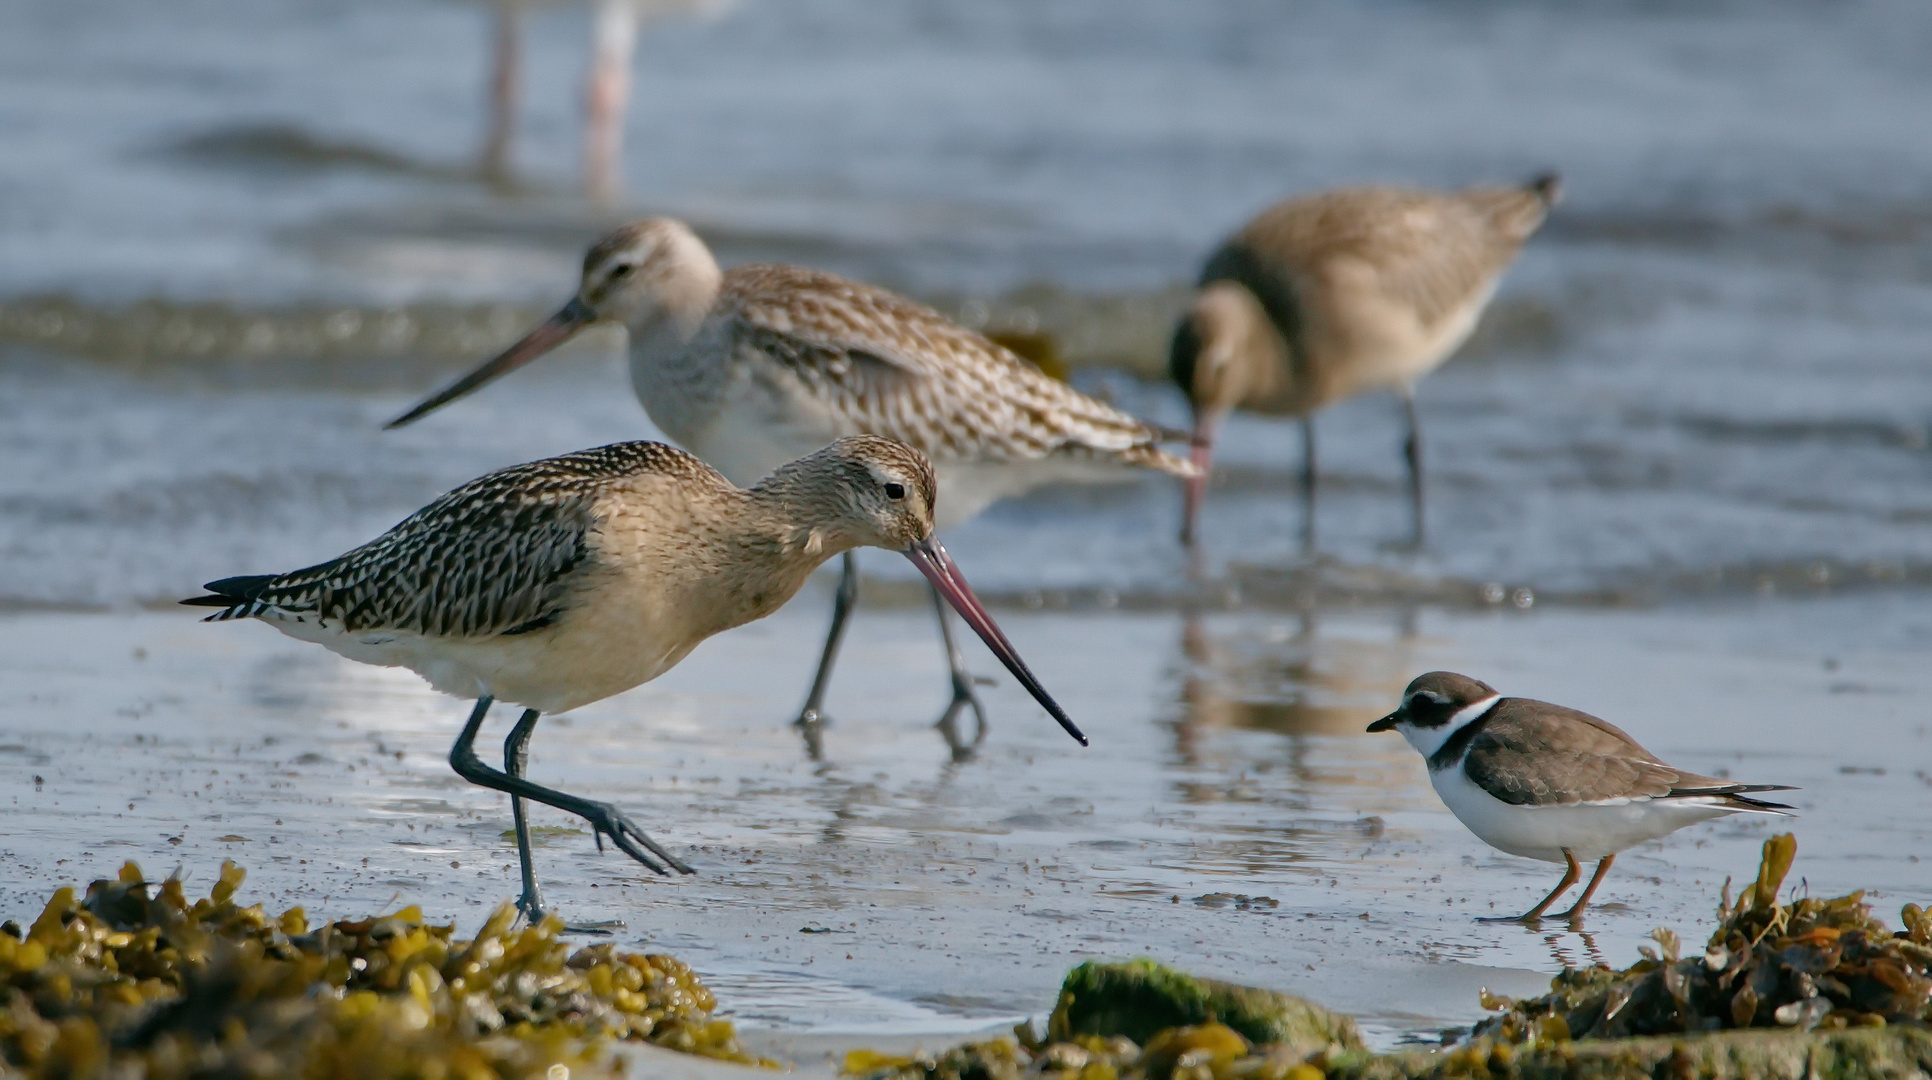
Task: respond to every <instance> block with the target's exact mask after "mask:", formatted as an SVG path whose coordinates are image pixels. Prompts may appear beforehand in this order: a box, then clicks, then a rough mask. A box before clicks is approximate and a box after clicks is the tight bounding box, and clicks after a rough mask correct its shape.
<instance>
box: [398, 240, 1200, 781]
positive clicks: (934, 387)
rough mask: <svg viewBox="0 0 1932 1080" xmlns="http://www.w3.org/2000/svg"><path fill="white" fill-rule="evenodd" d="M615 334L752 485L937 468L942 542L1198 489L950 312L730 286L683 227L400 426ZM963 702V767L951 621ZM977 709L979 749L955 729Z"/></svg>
mask: <svg viewBox="0 0 1932 1080" xmlns="http://www.w3.org/2000/svg"><path fill="white" fill-rule="evenodd" d="M602 319H609V320H612V321H615V322H620V323H622V324H624V326H625V327H627V328H628V329H629V331H630V360H631V383H632V385H633V387H634V388H635V389H636V391H637V396H638V399H639V400H640V401H642V402H643V404H644V408H645V410H646V411H647V412H649V413H650V416H651V419H652V420H653V421H655V422H656V423H657V425H658V426H659V427H660V428H662V429H663V430H664V431H665V433H667V434H669V435H670V436H671V437H672V438H673V439H676V440H677V441H678V442H679V443H680V444H682V445H683V446H684V447H686V448H687V449H689V450H691V451H692V452H693V453H695V454H697V455H698V456H699V457H701V458H703V459H704V460H705V461H707V462H709V463H711V465H712V466H714V467H715V468H717V469H718V471H720V472H722V473H724V474H725V475H726V476H727V477H730V478H731V479H732V480H733V481H735V482H739V483H748V482H749V481H750V479H752V478H755V477H758V476H762V475H764V474H765V473H767V472H769V471H770V470H771V469H772V468H774V467H775V466H776V464H777V463H779V462H783V461H789V460H791V459H792V458H795V457H798V456H800V455H801V454H805V453H808V452H810V451H811V450H813V449H815V448H817V447H820V446H823V445H824V444H826V443H827V442H830V441H831V440H833V439H835V438H838V437H840V436H843V435H852V434H859V433H869V434H875V435H883V436H886V437H888V438H892V439H897V440H899V441H901V442H904V443H906V444H908V445H911V446H913V447H916V448H918V449H919V450H922V451H924V452H925V453H926V454H927V455H929V456H930V458H931V459H932V461H933V465H934V468H935V469H936V470H937V472H938V482H939V491H940V495H941V498H940V499H939V504H938V505H939V519H938V525H939V527H940V528H946V527H949V526H951V525H953V524H957V523H959V522H961V521H964V520H966V519H968V518H970V517H972V516H973V515H975V514H977V513H979V512H980V511H981V510H983V509H985V507H986V506H987V505H988V504H990V503H992V502H994V501H995V500H997V499H1001V498H1004V497H1006V496H1009V495H1017V494H1020V493H1022V492H1025V491H1028V490H1030V489H1032V488H1035V487H1038V486H1040V485H1042V484H1046V483H1051V482H1053V481H1059V480H1105V479H1114V478H1119V477H1120V476H1121V475H1122V474H1123V470H1124V469H1127V468H1144V469H1153V470H1156V471H1160V472H1167V473H1172V474H1175V475H1180V476H1186V475H1189V474H1190V473H1191V472H1192V468H1191V466H1190V465H1189V464H1188V462H1186V461H1184V460H1182V459H1180V458H1177V457H1175V456H1173V455H1171V454H1169V453H1167V452H1166V451H1164V450H1162V449H1160V447H1159V446H1158V445H1157V444H1158V442H1159V441H1160V440H1161V439H1162V438H1163V437H1165V436H1166V435H1167V433H1165V432H1163V431H1161V430H1160V429H1157V428H1155V427H1153V426H1152V425H1149V424H1147V423H1145V422H1143V421H1140V420H1137V419H1135V418H1133V417H1131V416H1127V415H1125V414H1123V413H1121V412H1119V411H1117V410H1115V409H1112V408H1110V407H1108V406H1107V405H1104V404H1102V403H1100V402H1098V401H1095V400H1094V399H1093V398H1090V397H1087V396H1086V395H1084V394H1081V393H1079V392H1078V391H1075V390H1073V389H1071V388H1069V387H1068V386H1066V385H1065V384H1063V383H1060V382H1057V381H1055V380H1053V379H1050V378H1048V377H1046V376H1045V375H1042V374H1041V373H1040V372H1039V371H1038V370H1037V369H1035V368H1034V367H1033V366H1032V365H1030V364H1028V363H1026V362H1025V361H1024V360H1021V359H1020V358H1019V357H1017V356H1015V355H1014V354H1013V353H1012V352H1010V351H1008V350H1007V349H1004V348H1002V347H1000V346H999V345H996V344H994V343H993V342H991V341H989V340H987V339H986V338H985V337H982V336H981V335H979V334H976V333H973V332H972V331H970V330H967V329H965V328H963V327H961V326H958V325H957V324H955V323H953V322H951V321H949V320H948V319H946V318H945V317H944V316H942V315H940V314H939V313H938V312H937V311H934V310H933V309H931V308H929V307H925V306H924V305H921V304H916V303H913V302H912V301H910V300H907V299H905V298H903V297H901V296H898V295H896V294H894V293H891V292H888V291H886V290H884V289H880V288H875V287H873V286H870V285H864V284H860V283H858V282H853V281H848V280H846V279H844V278H841V277H837V276H835V275H832V274H827V273H821V272H818V271H813V270H806V269H802V268H799V267H793V266H782V265H775V264H753V265H748V266H740V267H735V268H733V269H732V270H730V271H721V270H720V269H719V267H718V263H717V261H716V260H715V259H714V258H713V257H712V255H711V251H710V249H708V248H707V247H705V245H704V242H703V241H702V240H700V239H698V236H697V234H696V233H694V232H692V231H691V230H690V228H689V227H687V226H686V225H684V224H683V223H682V222H678V221H672V220H669V219H666V218H655V219H652V220H648V221H640V222H636V223H634V224H631V225H626V226H624V227H622V228H620V229H617V230H616V231H614V232H612V233H611V234H610V235H608V236H606V237H605V238H604V239H603V240H601V241H599V242H598V243H597V245H596V246H595V247H593V248H591V250H590V252H589V254H587V255H586V256H585V257H584V270H583V280H582V284H581V286H580V288H579V289H578V292H577V295H576V296H575V297H574V298H573V299H572V300H571V301H570V302H569V303H568V304H566V305H564V307H563V309H562V310H561V311H559V312H557V314H556V315H554V316H552V317H551V318H550V319H549V321H547V322H545V323H543V324H542V325H541V326H539V327H537V328H536V329H535V330H532V331H531V332H530V333H529V334H528V335H527V336H525V337H524V338H523V339H522V340H521V341H519V342H517V343H516V344H514V345H512V346H510V348H509V349H507V350H505V351H504V352H503V353H502V354H501V355H499V356H497V357H496V358H495V359H493V360H491V361H489V362H488V363H486V364H484V365H483V366H482V367H480V368H477V369H476V370H475V371H473V372H471V373H470V374H468V375H465V376H464V377H463V378H461V379H458V380H457V381H456V382H454V383H452V384H450V385H449V386H448V387H446V388H444V389H443V390H441V391H439V392H438V393H436V394H434V395H432V396H431V397H430V398H428V399H427V400H425V401H423V402H422V403H421V404H419V405H417V406H416V407H414V408H412V409H410V410H409V411H408V412H406V413H404V414H403V415H402V416H400V417H398V418H397V419H396V420H394V421H392V422H391V423H390V426H391V427H397V426H400V425H403V424H407V423H410V422H412V421H414V420H416V419H418V418H419V417H421V416H423V415H425V414H427V413H429V412H431V411H433V410H435V409H437V408H439V407H441V406H442V405H444V404H447V403H448V402H450V401H454V400H455V399H457V398H459V397H462V396H463V395H465V394H468V393H470V392H471V391H474V390H475V389H477V388H478V387H480V386H482V385H484V384H485V383H488V382H489V381H491V380H492V379H495V378H497V377H498V376H500V375H503V374H504V373H506V372H508V371H511V370H513V369H515V368H516V367H518V366H520V365H522V364H525V363H527V362H529V361H530V360H533V359H535V358H536V357H538V356H540V355H542V354H543V353H545V352H547V351H549V350H550V349H552V348H555V347H556V346H557V345H558V344H560V343H562V342H563V341H564V340H566V339H567V338H569V337H570V336H571V335H572V334H575V333H576V332H577V331H578V330H580V329H582V328H583V327H585V326H587V325H589V324H591V323H593V322H596V321H598V320H602ZM857 594H858V571H857V566H856V563H855V561H854V560H853V558H852V557H851V556H850V555H849V554H848V555H846V557H845V560H844V564H843V569H842V577H841V580H840V582H839V589H838V594H837V600H836V602H835V605H834V607H833V615H832V627H831V631H830V632H829V633H828V634H827V636H826V640H825V649H824V652H823V654H822V656H821V658H820V661H819V667H818V672H817V674H816V676H815V677H814V678H813V680H812V689H811V692H810V693H809V694H808V696H807V698H806V702H805V707H804V709H803V710H802V711H801V713H800V715H799V720H798V722H799V724H800V726H801V727H802V728H804V729H805V731H806V734H807V738H808V742H809V743H810V744H811V745H812V746H813V748H814V749H816V746H817V727H818V723H819V720H820V717H821V711H820V710H821V709H822V707H823V704H824V695H825V688H826V684H827V680H828V678H829V676H830V674H831V669H832V664H833V662H834V660H835V659H836V657H837V655H838V647H839V641H840V638H841V635H842V634H843V633H844V628H845V620H846V618H847V616H848V615H849V614H850V613H851V609H852V605H853V603H854V602H855V600H856V598H857ZM939 628H940V632H941V634H942V636H943V637H944V640H945V646H946V653H947V661H948V664H949V666H950V667H951V671H952V695H953V696H952V701H951V703H950V704H949V705H948V706H947V708H946V712H945V714H944V715H943V716H942V717H941V719H940V721H939V724H940V727H941V729H942V730H944V731H945V732H946V735H947V738H948V741H949V742H951V743H952V745H953V748H954V750H955V752H959V753H964V752H966V751H967V750H968V749H969V748H970V747H971V746H972V745H976V744H977V743H978V741H979V739H980V738H983V737H984V735H985V732H986V715H985V710H984V707H983V706H982V705H981V704H980V701H979V698H978V696H977V695H976V694H975V693H974V691H973V680H972V676H971V675H970V674H969V673H968V672H967V670H966V667H965V661H964V659H963V658H962V657H961V655H960V652H959V648H958V646H957V643H956V642H955V641H954V640H953V635H952V629H951V626H950V624H949V622H948V621H947V617H946V612H945V608H944V606H943V605H941V606H940V609H939ZM967 706H970V707H971V708H972V710H973V714H974V718H975V720H976V729H975V735H974V739H973V741H972V742H971V743H966V742H963V741H962V740H961V739H960V737H959V735H958V732H957V729H956V726H955V724H956V720H957V718H958V715H959V713H960V711H961V709H963V708H965V707H967Z"/></svg>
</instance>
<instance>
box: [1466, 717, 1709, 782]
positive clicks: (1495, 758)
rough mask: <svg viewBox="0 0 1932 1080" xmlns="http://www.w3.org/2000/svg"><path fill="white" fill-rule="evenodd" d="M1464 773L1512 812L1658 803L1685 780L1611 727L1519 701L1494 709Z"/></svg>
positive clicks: (1471, 745)
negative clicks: (1607, 801) (1650, 800)
mask: <svg viewBox="0 0 1932 1080" xmlns="http://www.w3.org/2000/svg"><path fill="white" fill-rule="evenodd" d="M1463 769H1464V771H1465V772H1467V773H1468V775H1469V778H1470V779H1471V780H1473V781H1475V782H1476V784H1477V785H1478V786H1480V787H1482V788H1483V790H1485V791H1487V792H1489V793H1490V794H1491V795H1494V796H1496V798H1498V799H1501V800H1502V801H1503V802H1506V803H1511V804H1514V805H1517V806H1561V805H1568V804H1575V803H1586V802H1598V801H1602V800H1605V799H1620V798H1661V797H1664V796H1667V795H1669V794H1671V792H1672V790H1673V789H1674V788H1676V787H1677V786H1678V784H1679V781H1680V779H1682V778H1685V777H1686V776H1687V775H1688V774H1685V773H1681V772H1679V771H1678V770H1676V769H1673V768H1671V767H1670V766H1669V765H1666V764H1664V763H1663V762H1661V761H1658V760H1657V759H1656V756H1655V755H1653V754H1651V753H1650V752H1649V751H1648V750H1645V749H1644V748H1643V747H1642V746H1640V745H1638V744H1637V741H1636V740H1635V739H1632V738H1631V737H1630V736H1628V735H1626V734H1624V733H1623V732H1622V731H1621V730H1619V729H1618V728H1616V727H1615V726H1614V725H1612V724H1609V723H1606V722H1605V721H1603V720H1599V719H1597V718H1596V717H1594V716H1591V715H1590V714H1588V713H1584V712H1578V711H1576V710H1575V709H1565V708H1563V707H1561V706H1558V705H1550V704H1548V703H1546V702H1538V701H1529V700H1527V699H1522V698H1505V699H1504V700H1503V701H1501V702H1498V703H1497V707H1496V710H1495V711H1494V712H1493V713H1492V714H1491V715H1490V716H1489V717H1487V718H1486V719H1485V721H1484V723H1483V725H1482V730H1481V731H1479V732H1478V733H1477V734H1476V736H1475V737H1474V738H1473V739H1471V740H1470V742H1469V752H1468V756H1467V757H1466V758H1465V759H1464V762H1463ZM1700 779H1701V778H1700Z"/></svg>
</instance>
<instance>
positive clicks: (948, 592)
mask: <svg viewBox="0 0 1932 1080" xmlns="http://www.w3.org/2000/svg"><path fill="white" fill-rule="evenodd" d="M905 556H906V558H907V559H910V560H911V561H912V565H914V566H916V567H918V568H919V572H920V573H922V574H924V575H926V580H927V581H930V582H932V587H933V588H934V589H936V590H938V592H939V595H940V596H942V597H944V598H945V600H946V603H948V604H951V605H952V608H953V610H954V611H957V612H959V617H960V618H962V619H964V620H966V625H968V626H970V627H972V628H973V633H975V634H978V635H979V639H980V640H981V641H984V642H985V643H986V647H987V648H988V649H991V650H992V651H993V655H994V656H997V657H999V660H1000V663H1002V664H1004V665H1006V670H1008V671H1010V672H1012V673H1013V677H1014V678H1015V679H1018V680H1019V681H1020V685H1021V686H1024V687H1026V692H1027V693H1029V694H1032V695H1033V700H1035V701H1037V702H1039V703H1040V704H1041V706H1043V707H1044V708H1045V709H1046V711H1047V712H1048V713H1051V714H1052V716H1053V718H1054V719H1055V720H1057V721H1059V723H1060V726H1061V727H1062V728H1065V729H1066V732H1067V734H1068V735H1071V736H1073V738H1074V741H1075V742H1078V743H1079V744H1080V745H1081V746H1086V745H1088V743H1087V737H1086V735H1084V734H1082V733H1081V731H1080V729H1079V727H1077V726H1075V724H1074V722H1073V718H1072V717H1070V716H1068V715H1067V713H1066V710H1065V709H1062V708H1061V707H1060V703H1059V702H1057V701H1055V700H1053V696H1052V695H1051V694H1048V693H1047V692H1046V688H1045V687H1043V686H1041V685H1040V680H1039V679H1036V678H1034V677H1033V672H1032V671H1031V670H1029V669H1028V668H1027V666H1026V661H1024V660H1022V659H1020V654H1019V652H1018V651H1016V650H1015V649H1014V648H1013V643H1012V642H1010V641H1008V640H1006V635H1005V634H1004V633H1001V632H1000V628H999V624H997V623H995V622H994V621H993V617H992V616H991V615H989V614H987V612H986V606H985V605H984V604H981V603H980V602H979V597H977V596H975V595H973V590H972V588H971V587H970V586H968V585H967V584H966V579H965V578H964V577H961V576H960V573H959V568H958V567H957V566H954V565H953V560H952V556H950V555H948V554H946V549H945V548H943V547H940V546H939V541H938V540H931V539H929V540H921V541H919V542H918V543H916V544H914V545H912V546H911V547H910V548H907V549H906V551H905Z"/></svg>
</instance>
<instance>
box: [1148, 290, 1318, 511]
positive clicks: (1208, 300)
mask: <svg viewBox="0 0 1932 1080" xmlns="http://www.w3.org/2000/svg"><path fill="white" fill-rule="evenodd" d="M1167 371H1168V376H1169V377H1170V378H1172V379H1173V380H1174V382H1175V383H1176V384H1177V385H1179V386H1180V388H1181V392H1182V393H1183V394H1185V395H1186V396H1187V403H1188V407H1189V409H1191V410H1192V411H1193V414H1194V450H1193V462H1194V469H1195V473H1194V475H1193V476H1190V477H1188V478H1187V504H1186V509H1185V511H1184V513H1183V515H1182V519H1181V542H1182V543H1184V544H1191V543H1193V542H1194V535H1195V529H1196V528H1197V527H1198V523H1199V520H1200V514H1201V502H1202V499H1203V496H1204V495H1205V494H1206V492H1207V481H1208V472H1209V469H1210V468H1211V467H1212V465H1213V462H1214V440H1215V437H1216V436H1217V435H1218V434H1220V430H1221V421H1222V420H1224V419H1226V418H1227V415H1228V413H1229V411H1230V410H1232V409H1234V408H1235V407H1236V406H1239V405H1242V404H1244V403H1246V402H1248V401H1252V400H1257V399H1273V398H1278V397H1283V396H1286V395H1287V394H1289V393H1291V392H1292V386H1291V384H1292V382H1293V375H1292V374H1291V372H1290V369H1289V366H1288V356H1287V343H1286V342H1284V341H1283V340H1282V337H1281V334H1280V333H1279V332H1278V331H1276V330H1275V328H1274V326H1273V324H1271V323H1270V322H1269V321H1268V313H1267V312H1266V311H1264V310H1263V309H1262V307H1261V302H1260V301H1258V300H1256V299H1255V297H1254V294H1253V293H1251V292H1249V291H1248V290H1247V289H1246V288H1244V287H1242V286H1240V285H1237V284H1235V283H1234V282H1231V281H1217V282H1214V283H1212V284H1210V285H1208V286H1206V287H1205V288H1203V289H1202V290H1201V291H1200V292H1199V293H1198V294H1196V295H1195V297H1194V300H1193V302H1192V303H1190V304H1189V305H1188V307H1187V310H1186V311H1185V312H1183V313H1182V315H1181V321H1180V323H1179V324H1178V325H1177V326H1175V328H1174V340H1173V344H1172V345H1171V346H1170V347H1169V350H1168V361H1167Z"/></svg>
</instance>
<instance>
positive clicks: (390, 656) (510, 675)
mask: <svg viewBox="0 0 1932 1080" xmlns="http://www.w3.org/2000/svg"><path fill="white" fill-rule="evenodd" d="M261 621H263V622H266V623H268V624H269V625H271V626H273V627H275V628H276V629H277V630H280V631H281V632H282V633H284V634H287V635H288V636H290V637H292V638H297V639H299V640H302V641H312V642H314V643H316V644H318V645H321V646H323V647H324V648H326V649H328V650H329V651H330V652H333V653H335V654H337V655H339V656H343V657H346V658H348V659H350V660H354V661H356V662H358V663H363V664H373V665H375V666H377V667H404V668H408V669H409V670H411V671H413V672H415V673H416V674H418V675H421V676H422V677H423V679H424V680H425V681H427V682H428V683H429V685H430V686H432V687H434V688H436V689H437V690H440V691H442V692H443V693H445V694H450V695H452V696H454V697H460V698H470V699H474V698H479V697H482V696H483V695H485V694H489V695H490V696H492V697H494V698H496V699H497V700H498V701H501V702H505V703H508V704H515V705H522V706H524V707H525V708H530V709H536V710H537V711H539V712H543V713H559V712H565V711H567V710H570V709H575V708H577V707H579V706H582V705H588V704H590V703H591V702H593V701H602V700H603V699H604V698H607V697H610V696H612V695H614V694H621V693H623V692H624V691H626V690H629V689H631V688H632V687H634V686H639V685H642V684H643V683H647V682H650V681H651V680H652V679H655V678H657V677H658V676H659V675H662V674H663V673H664V672H666V671H668V670H670V669H671V668H672V667H673V666H675V665H676V664H677V662H678V661H680V660H682V659H684V657H685V655H686V654H687V653H689V652H690V651H691V647H692V646H694V645H696V643H697V642H696V641H695V640H693V641H689V642H688V643H685V642H683V641H679V640H677V638H678V636H677V635H664V634H660V633H654V632H653V631H654V630H655V629H656V627H654V626H653V620H651V619H650V618H649V617H648V614H647V612H646V611H644V610H643V609H641V608H639V607H635V606H631V605H625V604H597V605H592V606H590V607H588V608H582V609H578V610H577V611H574V612H572V613H571V615H570V616H567V617H566V618H565V620H564V621H563V622H562V623H561V624H559V625H558V626H556V627H554V628H548V629H544V630H538V631H535V632H533V633H529V634H514V635H510V636H497V637H487V638H432V637H424V636H423V635H421V634H415V633H410V632H408V631H400V630H372V631H360V632H355V633H349V632H345V631H343V630H340V629H338V628H336V627H333V626H324V625H320V624H318V623H317V622H316V621H315V620H314V619H312V618H302V619H298V618H294V617H289V616H278V615H277V614H275V613H270V614H268V615H265V616H263V617H262V620H261ZM699 640H702V639H699Z"/></svg>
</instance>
